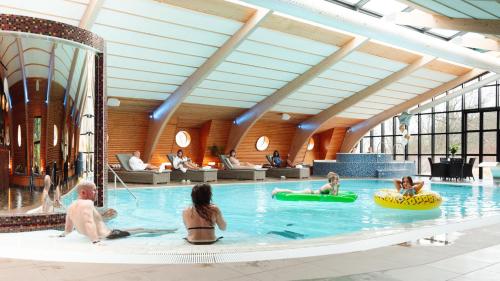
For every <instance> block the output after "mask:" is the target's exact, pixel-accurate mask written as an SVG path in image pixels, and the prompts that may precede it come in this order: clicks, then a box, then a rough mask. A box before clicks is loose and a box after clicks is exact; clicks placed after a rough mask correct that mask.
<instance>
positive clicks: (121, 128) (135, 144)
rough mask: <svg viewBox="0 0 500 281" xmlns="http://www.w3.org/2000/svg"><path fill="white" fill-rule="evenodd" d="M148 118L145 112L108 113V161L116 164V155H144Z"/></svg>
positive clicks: (111, 110)
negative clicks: (137, 153) (137, 151)
mask: <svg viewBox="0 0 500 281" xmlns="http://www.w3.org/2000/svg"><path fill="white" fill-rule="evenodd" d="M148 124H149V116H148V114H147V113H146V112H126V111H119V110H113V109H110V110H109V111H108V161H109V163H111V164H116V163H118V160H117V159H116V157H115V155H116V154H117V153H132V152H134V151H136V150H139V151H140V152H141V153H144V144H145V138H144V136H145V135H146V134H147V132H148Z"/></svg>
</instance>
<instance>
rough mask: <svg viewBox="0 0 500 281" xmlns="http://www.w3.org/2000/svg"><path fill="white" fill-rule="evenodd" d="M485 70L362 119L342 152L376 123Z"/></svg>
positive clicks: (345, 139)
mask: <svg viewBox="0 0 500 281" xmlns="http://www.w3.org/2000/svg"><path fill="white" fill-rule="evenodd" d="M484 72H485V71H484V70H479V69H473V70H471V71H469V72H467V73H466V74H464V75H462V76H460V77H457V78H455V79H453V80H451V81H449V82H446V83H444V84H442V85H441V86H438V87H436V88H434V89H431V90H429V91H427V92H425V93H423V94H420V95H418V96H416V97H414V98H412V99H410V100H407V101H405V102H403V103H401V104H398V105H396V106H394V107H392V108H389V109H387V110H384V111H383V112H381V113H379V114H377V115H375V116H373V117H371V118H369V119H366V120H365V121H362V122H360V123H358V124H356V125H354V126H352V127H351V128H350V129H349V130H348V131H347V133H346V135H345V137H344V141H343V143H342V147H341V148H340V152H344V153H347V152H350V151H351V149H352V148H353V147H354V146H355V145H356V143H357V142H358V141H359V140H360V139H361V138H362V137H363V136H364V135H365V134H366V133H367V132H369V131H370V130H371V129H372V128H373V127H375V126H376V125H378V124H380V123H381V122H383V121H385V120H387V119H389V118H391V117H393V116H395V115H397V114H399V113H401V112H403V111H405V110H408V109H409V108H412V107H413V106H416V105H418V104H420V103H422V102H425V101H427V100H429V99H431V98H432V97H434V96H437V95H440V94H442V93H444V92H446V91H448V90H450V89H453V88H455V87H456V86H458V85H460V84H463V83H465V82H467V81H469V80H470V79H473V78H474V77H477V76H478V75H481V74H482V73H484Z"/></svg>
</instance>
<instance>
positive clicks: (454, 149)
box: [450, 143, 460, 158]
mask: <svg viewBox="0 0 500 281" xmlns="http://www.w3.org/2000/svg"><path fill="white" fill-rule="evenodd" d="M458 149H460V145H459V144H458V143H454V144H452V145H450V153H451V157H452V158H454V157H455V153H457V151H458Z"/></svg>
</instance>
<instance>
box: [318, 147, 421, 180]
mask: <svg viewBox="0 0 500 281" xmlns="http://www.w3.org/2000/svg"><path fill="white" fill-rule="evenodd" d="M332 171H333V172H335V173H337V174H338V175H339V176H340V177H349V178H399V177H402V176H413V175H415V174H416V171H417V170H416V166H415V162H410V161H394V160H392V155H390V154H380V153H371V154H366V153H365V154H363V153H358V154H343V153H338V154H337V161H335V162H334V161H314V165H313V173H314V175H315V176H326V175H327V174H328V173H329V172H332Z"/></svg>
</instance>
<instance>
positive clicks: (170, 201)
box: [66, 180, 500, 243]
mask: <svg viewBox="0 0 500 281" xmlns="http://www.w3.org/2000/svg"><path fill="white" fill-rule="evenodd" d="M324 183H325V181H303V182H277V183H276V182H274V183H251V184H236V185H213V201H214V203H215V204H217V205H218V206H219V207H220V209H221V210H222V212H223V214H224V217H225V219H226V221H227V223H228V229H227V231H225V232H220V231H219V234H221V235H224V237H225V238H224V239H223V241H224V243H235V242H242V241H243V242H251V243H272V242H275V241H287V240H295V239H308V238H318V237H326V236H337V235H341V234H347V233H353V232H358V231H362V230H375V229H384V228H391V227H396V226H400V225H402V224H406V225H408V224H410V225H411V224H412V223H416V222H420V221H423V220H434V221H440V222H445V221H447V220H457V219H458V220H460V219H469V218H475V217H482V216H486V215H491V214H496V213H498V214H500V212H499V211H500V188H495V187H482V186H467V185H445V184H436V183H433V184H432V185H431V186H429V185H426V186H425V188H426V189H431V190H433V191H436V192H438V193H439V194H441V196H442V197H443V204H442V205H441V207H440V208H439V209H435V210H431V211H406V210H394V209H386V208H382V207H380V206H378V205H376V204H375V203H374V202H373V194H374V192H375V191H376V190H378V189H380V188H388V187H389V188H390V187H391V185H392V183H391V182H389V181H379V180H343V181H341V190H344V191H354V192H356V193H357V194H358V200H357V201H356V202H354V203H328V202H286V201H277V200H274V199H272V198H271V191H272V190H273V189H274V188H275V187H278V188H290V189H294V190H300V189H304V188H313V189H318V188H319V187H320V186H321V185H323V184H324ZM429 187H430V188H429ZM132 192H133V193H134V194H135V195H136V196H137V197H138V199H139V204H138V206H137V205H136V204H135V201H134V199H133V198H132V197H131V196H130V194H129V193H128V192H127V191H126V190H123V189H118V190H112V189H110V190H109V194H108V196H109V207H110V208H114V209H116V210H117V211H118V214H119V215H118V217H117V218H116V219H114V220H112V221H111V222H109V225H110V227H112V228H131V227H146V228H171V227H178V228H179V230H178V231H177V232H176V233H174V234H172V235H165V236H162V237H160V238H161V239H180V238H182V237H184V236H185V235H186V231H185V229H184V226H183V223H182V210H183V209H184V208H185V207H186V206H188V205H190V204H191V197H190V192H191V186H186V187H176V188H145V189H132ZM70 199H71V198H70V196H68V197H67V198H66V200H67V201H68V200H70Z"/></svg>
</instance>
